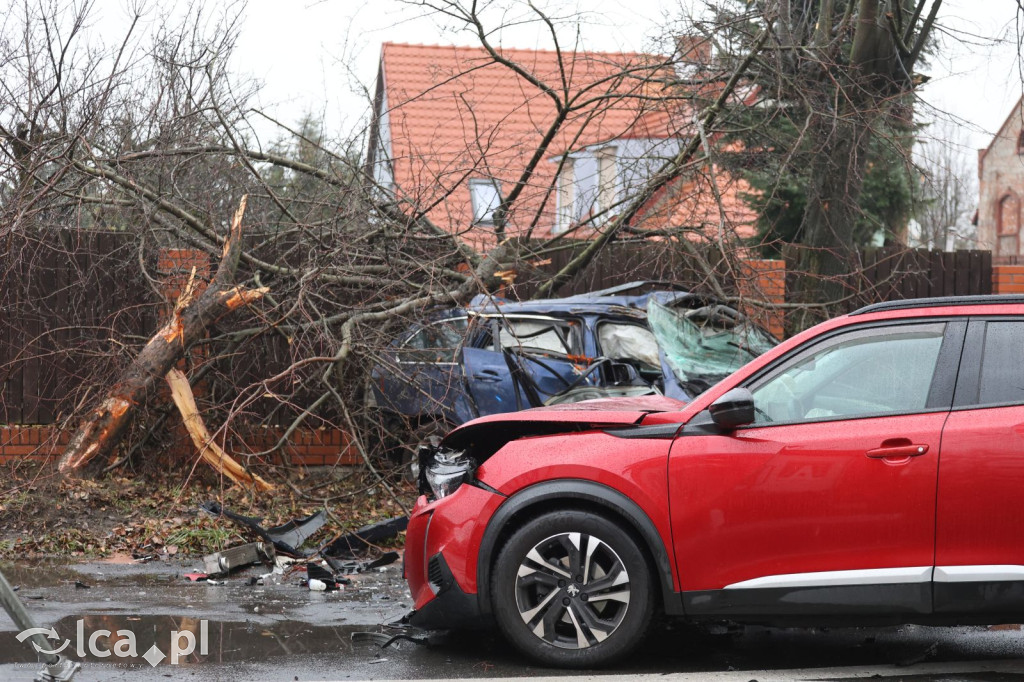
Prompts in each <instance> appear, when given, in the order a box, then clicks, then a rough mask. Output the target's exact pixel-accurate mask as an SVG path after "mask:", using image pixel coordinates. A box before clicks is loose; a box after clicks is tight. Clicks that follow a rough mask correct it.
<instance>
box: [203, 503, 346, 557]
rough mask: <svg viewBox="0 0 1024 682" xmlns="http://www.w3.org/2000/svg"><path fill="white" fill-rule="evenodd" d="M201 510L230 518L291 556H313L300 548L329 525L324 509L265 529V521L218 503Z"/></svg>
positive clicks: (205, 506) (209, 504)
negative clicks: (263, 523) (261, 523)
mask: <svg viewBox="0 0 1024 682" xmlns="http://www.w3.org/2000/svg"><path fill="white" fill-rule="evenodd" d="M199 508H200V509H202V510H203V511H205V512H208V513H210V514H213V515H214V516H221V515H223V516H226V517H228V518H229V519H231V520H232V521H234V522H235V523H239V524H241V525H243V526H245V527H246V528H248V529H250V530H251V531H253V532H254V533H256V534H257V535H259V536H260V537H261V538H263V540H264V541H266V542H268V543H271V544H272V545H274V547H275V548H276V549H277V551H279V552H284V553H285V554H288V555H291V556H309V555H310V554H312V552H310V551H309V550H301V549H299V547H301V546H302V543H304V542H305V541H306V540H307V539H309V537H310V536H311V535H313V534H314V533H316V532H317V531H318V530H320V529H321V528H322V527H323V525H324V524H325V523H327V512H325V511H324V510H323V509H321V510H320V511H318V512H316V513H314V514H310V515H309V516H307V517H305V518H302V519H293V520H292V521H288V522H287V523H283V524H281V525H280V526H274V527H273V528H264V527H263V526H261V525H260V521H262V520H263V519H260V518H258V517H253V516H243V515H242V514H236V513H234V512H231V511H228V510H227V509H224V508H223V507H222V506H221V505H220V504H219V503H218V502H213V501H210V502H205V503H203V504H201V505H199Z"/></svg>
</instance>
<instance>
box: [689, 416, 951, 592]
mask: <svg viewBox="0 0 1024 682" xmlns="http://www.w3.org/2000/svg"><path fill="white" fill-rule="evenodd" d="M945 418H946V413H943V412H940V413H931V414H920V415H903V416H894V417H880V418H868V419H861V420H855V421H849V422H819V423H812V424H790V425H782V426H770V427H763V428H750V429H744V430H742V431H739V432H737V433H736V434H735V435H707V436H693V437H682V438H679V439H678V440H677V441H676V442H675V443H674V444H673V447H672V453H671V456H670V459H669V474H670V476H669V479H670V489H671V502H672V528H673V535H674V537H675V538H676V561H677V565H678V570H679V576H680V584H681V586H682V589H683V590H717V589H722V588H725V587H726V586H729V585H733V584H735V583H741V582H744V581H749V580H755V579H759V578H766V577H769V576H783V575H788V574H802V573H816V572H822V571H850V570H864V569H894V568H913V567H930V566H932V557H933V552H934V532H935V485H936V476H937V467H938V450H939V438H938V434H939V433H940V432H941V428H942V423H943V421H944V420H945ZM894 438H904V439H907V440H909V441H911V442H912V443H914V444H921V445H927V446H928V448H927V452H926V453H925V454H923V455H921V456H918V457H909V458H903V457H901V458H898V459H895V460H885V459H875V458H873V457H869V456H868V451H869V450H872V449H875V448H879V447H882V446H883V444H885V443H886V442H887V441H891V440H892V439H894ZM808 582H810V579H808Z"/></svg>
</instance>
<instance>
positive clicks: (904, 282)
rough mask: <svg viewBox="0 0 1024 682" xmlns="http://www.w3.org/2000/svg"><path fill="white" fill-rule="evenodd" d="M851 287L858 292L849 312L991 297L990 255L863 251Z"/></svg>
mask: <svg viewBox="0 0 1024 682" xmlns="http://www.w3.org/2000/svg"><path fill="white" fill-rule="evenodd" d="M851 288H852V289H853V290H854V291H857V292H858V296H857V297H856V298H855V299H853V300H851V301H850V303H849V306H848V307H849V308H851V309H853V308H857V307H859V306H861V305H867V304H869V303H877V302H880V301H892V300H899V299H906V298H927V297H930V296H969V295H974V294H991V293H992V252H991V251H979V250H972V251H932V250H928V249H911V250H907V249H901V248H898V247H885V248H874V249H865V250H864V251H862V252H861V267H860V272H859V273H858V274H857V275H854V276H853V277H852V278H851Z"/></svg>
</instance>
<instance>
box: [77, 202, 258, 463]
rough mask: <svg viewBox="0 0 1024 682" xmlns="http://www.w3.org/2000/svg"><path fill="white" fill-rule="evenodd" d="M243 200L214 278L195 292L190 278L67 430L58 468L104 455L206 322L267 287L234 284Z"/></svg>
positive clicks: (199, 334)
mask: <svg viewBox="0 0 1024 682" xmlns="http://www.w3.org/2000/svg"><path fill="white" fill-rule="evenodd" d="M245 203H246V198H245V197H242V201H241V202H240V204H239V206H238V210H237V211H236V212H235V216H234V219H233V220H232V223H231V232H230V234H229V235H228V238H227V239H226V240H225V242H224V253H223V256H222V258H221V262H220V265H219V267H218V268H217V274H216V275H215V276H214V279H213V281H212V282H211V283H210V285H209V286H208V287H207V288H206V289H205V290H204V291H203V292H202V293H201V294H199V295H198V296H195V295H194V286H193V285H194V282H190V283H189V286H187V287H186V288H185V291H184V292H183V293H182V295H181V297H180V298H179V299H178V303H177V305H176V306H175V308H174V312H173V313H172V314H171V319H170V320H168V321H167V324H165V325H164V326H163V328H162V329H160V331H158V332H157V333H156V334H155V335H154V336H153V337H152V338H151V339H150V340H149V342H148V343H147V344H146V346H145V347H144V348H143V349H142V351H141V352H140V353H139V354H138V355H137V356H136V357H135V360H134V361H133V362H132V363H131V365H129V366H128V368H127V369H125V371H124V372H123V373H122V374H121V376H120V378H119V379H118V381H117V383H115V384H114V386H113V388H111V389H110V391H109V392H108V393H107V396H106V398H105V399H104V400H103V402H102V404H101V405H100V406H99V407H98V408H96V409H95V410H94V411H93V412H92V414H90V415H89V416H88V417H86V418H85V419H83V420H82V423H81V424H80V425H79V426H78V428H77V429H76V430H75V433H74V434H73V435H72V436H71V439H70V441H69V443H68V447H67V450H65V452H64V456H63V457H62V458H61V460H60V464H59V470H60V471H61V472H62V473H67V472H69V471H72V470H75V469H79V468H81V467H82V466H84V465H85V464H86V463H87V462H89V461H90V460H92V459H93V458H95V457H98V456H99V457H101V456H106V455H109V454H110V453H111V451H112V450H113V449H114V447H115V446H116V445H117V443H118V442H119V441H120V439H121V436H122V434H123V433H124V429H125V427H126V426H127V425H128V423H129V422H130V421H131V417H132V414H133V413H134V411H135V408H136V406H138V405H140V404H143V403H144V402H145V401H146V400H147V399H148V398H149V397H150V396H151V395H152V394H153V391H154V389H155V387H156V386H157V385H158V384H159V383H160V382H161V381H162V380H163V377H164V375H165V374H167V372H168V371H169V370H170V369H171V368H172V367H174V365H175V364H177V362H178V361H179V360H181V359H182V358H184V357H185V352H186V351H187V350H188V348H189V347H190V346H191V345H192V344H193V343H195V342H196V341H198V340H200V339H201V338H203V336H204V334H205V333H206V330H207V328H208V327H209V326H210V325H211V324H213V323H215V322H216V321H217V320H219V319H220V318H222V317H224V316H225V315H227V314H228V313H230V312H232V311H233V310H237V309H238V308H241V307H243V306H245V305H248V304H249V303H251V302H253V301H255V300H258V299H259V298H260V297H261V296H263V294H264V293H266V291H267V290H266V289H245V288H242V287H239V286H234V285H233V281H234V277H235V269H236V268H237V266H238V257H239V254H240V252H241V248H242V239H241V236H242V215H243V214H244V213H245Z"/></svg>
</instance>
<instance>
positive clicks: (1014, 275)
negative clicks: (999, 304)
mask: <svg viewBox="0 0 1024 682" xmlns="http://www.w3.org/2000/svg"><path fill="white" fill-rule="evenodd" d="M992 293H993V294H1024V265H993V266H992Z"/></svg>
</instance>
